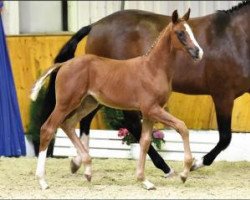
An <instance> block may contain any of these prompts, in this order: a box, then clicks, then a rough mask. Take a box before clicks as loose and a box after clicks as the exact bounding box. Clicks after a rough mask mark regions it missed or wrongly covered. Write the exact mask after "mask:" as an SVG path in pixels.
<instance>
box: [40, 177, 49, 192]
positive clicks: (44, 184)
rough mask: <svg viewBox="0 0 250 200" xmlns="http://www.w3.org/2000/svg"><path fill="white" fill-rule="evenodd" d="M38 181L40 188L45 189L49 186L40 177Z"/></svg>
mask: <svg viewBox="0 0 250 200" xmlns="http://www.w3.org/2000/svg"><path fill="white" fill-rule="evenodd" d="M38 182H39V185H40V188H41V189H42V190H46V189H48V188H49V185H48V184H47V183H46V181H45V180H43V179H41V180H39V181H38Z"/></svg>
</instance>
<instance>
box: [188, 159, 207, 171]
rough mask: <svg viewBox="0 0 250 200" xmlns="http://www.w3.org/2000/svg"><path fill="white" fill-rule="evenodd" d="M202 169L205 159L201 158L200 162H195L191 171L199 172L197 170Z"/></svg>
mask: <svg viewBox="0 0 250 200" xmlns="http://www.w3.org/2000/svg"><path fill="white" fill-rule="evenodd" d="M201 167H204V164H203V158H200V159H199V160H194V163H193V165H192V167H191V169H190V171H194V170H197V169H199V168H201Z"/></svg>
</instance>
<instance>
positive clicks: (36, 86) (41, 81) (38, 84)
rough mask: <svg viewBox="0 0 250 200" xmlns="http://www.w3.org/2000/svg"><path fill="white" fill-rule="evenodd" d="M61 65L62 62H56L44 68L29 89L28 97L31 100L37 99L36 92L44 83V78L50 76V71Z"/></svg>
mask: <svg viewBox="0 0 250 200" xmlns="http://www.w3.org/2000/svg"><path fill="white" fill-rule="evenodd" d="M61 66H62V63H56V64H54V65H53V66H52V67H50V68H49V69H48V70H46V71H45V72H44V73H43V74H42V75H41V77H40V78H39V79H38V80H37V81H36V82H35V84H34V86H33V87H32V89H31V94H30V98H31V100H32V101H35V100H36V99H37V96H38V93H39V91H40V90H41V88H42V86H43V85H44V82H45V79H46V78H47V77H48V76H50V74H51V73H53V72H55V71H57V70H58V69H59V68H60V67H61Z"/></svg>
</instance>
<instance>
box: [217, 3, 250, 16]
mask: <svg viewBox="0 0 250 200" xmlns="http://www.w3.org/2000/svg"><path fill="white" fill-rule="evenodd" d="M247 5H250V0H245V1H242V2H240V3H239V4H238V5H235V6H233V7H232V8H230V9H228V10H218V11H219V12H225V13H228V14H230V13H233V12H234V11H236V10H239V9H241V8H242V7H244V6H247Z"/></svg>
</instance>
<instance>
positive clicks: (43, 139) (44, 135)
mask: <svg viewBox="0 0 250 200" xmlns="http://www.w3.org/2000/svg"><path fill="white" fill-rule="evenodd" d="M63 119H64V114H63V112H62V111H60V110H59V109H54V111H53V112H52V113H51V115H50V116H49V118H48V119H47V120H46V121H45V123H44V124H43V126H42V127H41V130H40V148H39V155H38V162H37V169H36V177H37V178H38V181H39V184H40V187H41V188H42V189H43V190H45V189H47V188H48V184H47V183H46V181H45V161H46V154H47V149H48V145H49V143H50V141H51V139H52V137H53V135H54V133H55V131H56V129H57V128H58V126H59V124H60V123H61V121H62V120H63Z"/></svg>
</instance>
